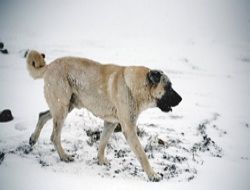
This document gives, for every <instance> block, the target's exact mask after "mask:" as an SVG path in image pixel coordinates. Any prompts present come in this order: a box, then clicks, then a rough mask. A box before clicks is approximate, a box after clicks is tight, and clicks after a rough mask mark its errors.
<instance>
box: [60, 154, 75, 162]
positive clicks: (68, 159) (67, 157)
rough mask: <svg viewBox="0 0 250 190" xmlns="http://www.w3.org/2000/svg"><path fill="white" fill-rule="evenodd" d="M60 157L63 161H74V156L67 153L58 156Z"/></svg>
mask: <svg viewBox="0 0 250 190" xmlns="http://www.w3.org/2000/svg"><path fill="white" fill-rule="evenodd" d="M60 159H61V160H62V161H63V162H73V161H74V156H73V155H68V154H64V155H62V156H61V157H60Z"/></svg>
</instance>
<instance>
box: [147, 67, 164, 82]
mask: <svg viewBox="0 0 250 190" xmlns="http://www.w3.org/2000/svg"><path fill="white" fill-rule="evenodd" d="M148 80H149V82H150V83H151V84H158V83H159V82H160V80H161V73H160V72H159V71H156V70H152V71H150V72H149V73H148Z"/></svg>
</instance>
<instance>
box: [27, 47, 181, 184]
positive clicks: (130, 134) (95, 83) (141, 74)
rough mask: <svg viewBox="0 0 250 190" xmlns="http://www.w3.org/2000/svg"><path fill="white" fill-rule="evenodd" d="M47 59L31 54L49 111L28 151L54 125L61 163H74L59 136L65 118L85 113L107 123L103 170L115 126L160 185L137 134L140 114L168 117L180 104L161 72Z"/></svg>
mask: <svg viewBox="0 0 250 190" xmlns="http://www.w3.org/2000/svg"><path fill="white" fill-rule="evenodd" d="M44 57H45V55H44V54H41V53H39V52H37V51H34V50H32V51H30V52H29V53H28V55H27V68H28V71H29V73H30V75H31V76H32V77H33V78H34V79H38V78H43V79H44V94H45V98H46V101H47V103H48V106H49V110H48V111H46V112H43V113H40V114H39V120H38V123H37V126H36V129H35V131H34V133H33V134H32V135H31V137H30V145H31V146H32V145H34V144H35V143H36V142H37V140H38V137H39V135H40V132H41V130H42V128H43V126H44V124H45V123H46V122H47V121H48V120H49V119H51V118H52V119H53V132H52V135H51V141H52V142H53V144H54V146H55V149H56V150H57V152H58V154H59V156H60V158H61V160H63V161H65V162H68V161H72V160H73V157H72V156H70V155H67V154H66V153H65V152H64V150H63V148H62V145H61V131H62V126H63V123H64V120H65V118H66V116H67V114H68V113H69V112H70V111H71V110H72V109H73V108H83V107H84V108H86V109H88V110H89V111H91V112H92V113H93V114H94V115H95V116H97V117H99V118H101V119H103V120H104V129H103V132H102V135H101V139H100V145H99V150H98V162H99V164H107V160H106V159H105V156H104V152H105V147H106V145H107V143H108V140H109V138H110V136H111V134H112V133H113V131H114V129H115V128H116V126H117V125H120V126H121V128H122V132H123V134H124V136H125V138H126V140H127V142H128V144H129V145H130V147H131V149H132V150H133V152H134V153H135V155H136V157H137V158H138V160H139V162H140V163H141V165H142V167H143V169H144V171H145V172H146V173H147V175H148V177H149V179H150V180H151V181H159V180H160V178H161V177H160V176H159V175H158V174H157V173H155V172H154V170H153V169H152V167H151V166H150V164H149V161H148V158H147V156H146V154H145V152H144V149H143V147H142V146H141V144H140V142H139V139H138V137H137V134H136V129H137V128H136V121H137V118H138V116H139V114H140V113H141V112H142V111H143V110H145V109H147V108H151V107H158V108H160V109H161V110H162V111H164V112H168V111H171V110H172V107H174V106H177V105H178V104H179V103H180V102H181V100H182V98H181V96H180V95H179V94H178V93H177V92H175V91H174V90H173V88H172V84H171V82H170V80H169V78H168V77H167V76H166V75H165V74H164V73H163V72H162V71H159V70H150V69H149V68H146V67H138V66H128V67H122V66H118V65H112V64H106V65H104V64H100V63H98V62H96V61H93V60H89V59H86V58H79V57H62V58H58V59H56V60H54V61H53V62H52V63H50V64H49V65H47V64H46V63H45V60H44Z"/></svg>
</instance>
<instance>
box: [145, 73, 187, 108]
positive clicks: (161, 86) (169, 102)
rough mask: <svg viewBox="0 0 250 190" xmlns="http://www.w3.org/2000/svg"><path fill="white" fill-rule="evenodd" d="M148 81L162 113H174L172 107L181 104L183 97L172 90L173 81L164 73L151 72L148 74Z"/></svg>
mask: <svg viewBox="0 0 250 190" xmlns="http://www.w3.org/2000/svg"><path fill="white" fill-rule="evenodd" d="M147 81H148V84H149V88H150V93H151V96H152V97H153V99H154V101H155V103H156V106H157V107H158V108H160V109H161V110H162V111H164V112H168V111H172V107H174V106H177V105H178V104H179V103H180V102H181V100H182V98H181V96H180V95H179V94H178V93H177V92H176V91H175V90H174V89H173V88H172V83H171V81H170V80H169V78H168V77H167V75H165V74H164V73H163V72H162V71H159V70H150V71H149V72H148V73H147Z"/></svg>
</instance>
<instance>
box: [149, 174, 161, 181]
mask: <svg viewBox="0 0 250 190" xmlns="http://www.w3.org/2000/svg"><path fill="white" fill-rule="evenodd" d="M148 178H149V181H152V182H159V181H160V180H162V176H161V175H159V174H157V173H153V174H152V175H150V176H148Z"/></svg>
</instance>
